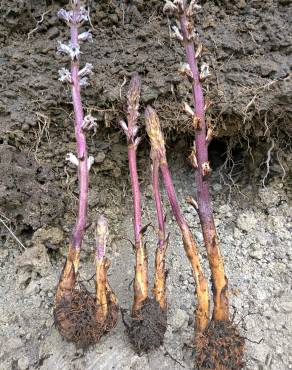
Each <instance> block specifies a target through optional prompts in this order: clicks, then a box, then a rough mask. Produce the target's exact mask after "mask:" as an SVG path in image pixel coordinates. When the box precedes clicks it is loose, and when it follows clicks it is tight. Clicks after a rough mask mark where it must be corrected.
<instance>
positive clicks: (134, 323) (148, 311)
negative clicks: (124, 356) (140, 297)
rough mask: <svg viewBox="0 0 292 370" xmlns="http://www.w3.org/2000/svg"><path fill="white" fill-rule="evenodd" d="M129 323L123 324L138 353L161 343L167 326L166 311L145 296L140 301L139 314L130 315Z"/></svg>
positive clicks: (156, 346) (147, 350)
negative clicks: (141, 301)
mask: <svg viewBox="0 0 292 370" xmlns="http://www.w3.org/2000/svg"><path fill="white" fill-rule="evenodd" d="M129 319H130V323H126V322H125V320H124V319H123V321H124V324H125V326H126V328H127V334H128V336H129V339H130V342H131V344H132V346H133V347H134V349H135V351H136V352H137V353H138V354H139V355H140V354H142V353H148V352H149V351H151V350H152V349H155V348H159V347H160V346H161V344H163V339H164V334H165V332H166V327H167V312H166V310H163V309H161V307H160V305H159V303H158V302H157V301H156V300H155V299H153V298H146V299H145V300H144V301H143V303H142V308H141V310H140V314H139V316H138V315H137V316H136V317H135V318H133V317H131V318H129Z"/></svg>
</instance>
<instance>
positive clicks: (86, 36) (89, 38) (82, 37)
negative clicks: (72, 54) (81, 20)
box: [78, 31, 92, 42]
mask: <svg viewBox="0 0 292 370" xmlns="http://www.w3.org/2000/svg"><path fill="white" fill-rule="evenodd" d="M78 41H81V42H85V41H89V42H92V33H90V32H89V31H86V32H82V33H80V34H79V35H78Z"/></svg>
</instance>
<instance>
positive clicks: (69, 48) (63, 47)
mask: <svg viewBox="0 0 292 370" xmlns="http://www.w3.org/2000/svg"><path fill="white" fill-rule="evenodd" d="M57 52H58V53H59V54H67V55H69V56H70V58H71V60H75V59H78V58H79V55H80V48H79V45H76V46H73V45H72V44H71V42H69V44H68V45H67V44H63V43H62V42H61V41H58V47H57Z"/></svg>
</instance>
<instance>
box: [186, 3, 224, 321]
mask: <svg viewBox="0 0 292 370" xmlns="http://www.w3.org/2000/svg"><path fill="white" fill-rule="evenodd" d="M179 22H180V26H181V33H182V36H183V44H184V48H185V53H186V59H187V62H188V64H189V67H190V70H191V73H192V79H191V81H192V91H193V102H194V106H195V116H196V119H197V122H199V124H198V125H196V127H195V149H196V150H195V154H194V155H196V159H197V170H196V174H195V181H196V185H197V203H198V210H197V211H198V214H199V218H200V223H201V227H202V233H203V238H204V242H205V247H206V250H207V254H208V260H209V264H210V269H211V274H212V284H213V299H214V311H213V319H214V320H228V319H229V303H228V292H227V290H228V280H227V277H226V276H225V271H224V263H223V258H222V255H221V252H220V246H219V239H218V236H217V232H216V227H215V223H214V218H213V210H212V206H211V200H210V194H209V185H208V173H206V168H207V170H208V169H209V160H208V142H207V140H206V134H207V125H206V119H205V101H204V95H203V89H202V84H201V81H200V72H199V69H198V63H197V58H196V53H195V48H194V41H193V39H192V37H191V34H192V31H193V26H192V24H191V21H190V19H189V17H188V16H187V12H186V6H184V11H183V12H181V13H180V14H179ZM207 172H208V171H207Z"/></svg>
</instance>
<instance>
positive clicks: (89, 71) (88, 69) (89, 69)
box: [78, 63, 93, 78]
mask: <svg viewBox="0 0 292 370" xmlns="http://www.w3.org/2000/svg"><path fill="white" fill-rule="evenodd" d="M92 68H93V65H92V64H91V63H86V64H85V66H84V67H83V68H82V69H80V71H79V72H78V77H80V78H82V77H85V76H88V75H91V74H92V73H93V72H92Z"/></svg>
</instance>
